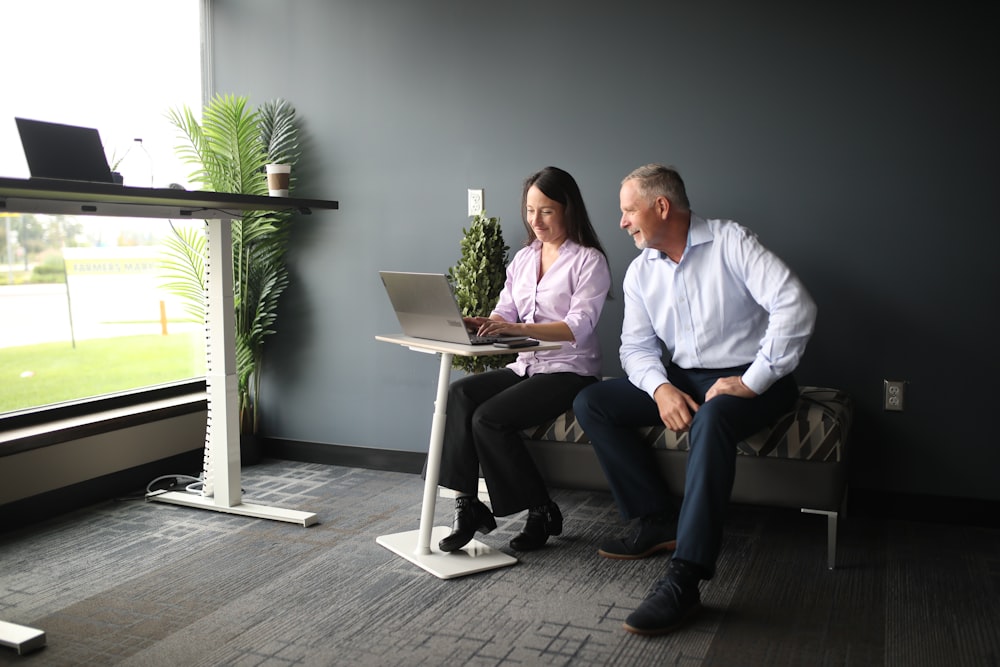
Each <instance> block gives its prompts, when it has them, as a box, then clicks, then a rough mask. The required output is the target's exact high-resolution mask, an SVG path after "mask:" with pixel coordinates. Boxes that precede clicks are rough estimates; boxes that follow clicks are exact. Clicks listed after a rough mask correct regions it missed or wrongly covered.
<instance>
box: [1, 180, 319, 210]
mask: <svg viewBox="0 0 1000 667" xmlns="http://www.w3.org/2000/svg"><path fill="white" fill-rule="evenodd" d="M337 208H339V204H338V202H336V201H330V200H325V199H299V198H296V197H268V196H260V195H238V194H231V193H226V192H206V191H202V190H175V189H172V188H134V187H127V186H123V185H117V184H114V183H84V182H77V181H48V180H36V179H21V178H5V177H0V211H9V212H11V213H51V214H61V215H107V216H133V217H145V218H195V219H198V218H215V217H238V216H239V215H241V214H242V213H246V212H248V211H295V212H298V213H311V212H312V211H313V210H314V209H317V210H319V209H322V210H333V209H337Z"/></svg>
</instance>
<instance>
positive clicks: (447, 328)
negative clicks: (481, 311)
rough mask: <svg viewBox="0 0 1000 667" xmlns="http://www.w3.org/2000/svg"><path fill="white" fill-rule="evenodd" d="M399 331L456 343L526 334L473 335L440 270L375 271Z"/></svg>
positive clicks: (514, 338) (487, 342)
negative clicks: (401, 329) (393, 311)
mask: <svg viewBox="0 0 1000 667" xmlns="http://www.w3.org/2000/svg"><path fill="white" fill-rule="evenodd" d="M379 276H381V278H382V284H383V285H385V291H386V293H387V294H388V295H389V301H391V302H392V308H393V310H395V311H396V318H397V319H398V320H399V326H401V327H402V328H403V333H404V334H406V335H407V336H410V337H412V338H427V339H429V340H439V341H444V342H447V343H458V344H460V345H492V344H493V343H496V342H500V341H518V340H527V339H528V337H527V336H477V335H476V334H475V333H473V332H471V331H469V330H468V329H466V328H465V322H464V321H463V320H462V310H461V309H460V308H459V307H458V301H456V300H455V293H454V292H453V291H452V289H451V284H450V283H449V282H448V277H447V276H445V275H444V274H443V273H406V272H401V271H379Z"/></svg>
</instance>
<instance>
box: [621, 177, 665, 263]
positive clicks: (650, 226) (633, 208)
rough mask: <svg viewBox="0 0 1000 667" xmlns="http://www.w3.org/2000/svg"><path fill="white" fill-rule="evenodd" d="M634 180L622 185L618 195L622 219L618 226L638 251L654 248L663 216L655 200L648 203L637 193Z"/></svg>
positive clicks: (661, 226) (637, 189)
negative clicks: (629, 237) (630, 238)
mask: <svg viewBox="0 0 1000 667" xmlns="http://www.w3.org/2000/svg"><path fill="white" fill-rule="evenodd" d="M637 186H638V183H637V181H636V180H635V179H632V180H628V181H625V182H624V183H622V189H621V192H620V193H619V198H620V200H621V209H622V219H621V222H620V223H619V226H620V227H621V228H622V229H624V230H625V232H626V233H627V234H628V235H629V236H631V237H632V241H633V242H634V243H635V247H636V248H639V249H640V250H644V249H646V248H656V247H657V245H656V244H657V241H658V240H659V236H660V234H661V230H662V228H663V220H664V218H663V216H662V215H661V210H660V208H661V207H659V206H657V202H656V200H653V201H649V200H648V199H647V198H645V197H643V196H642V195H641V194H640V193H639V188H638V187H637Z"/></svg>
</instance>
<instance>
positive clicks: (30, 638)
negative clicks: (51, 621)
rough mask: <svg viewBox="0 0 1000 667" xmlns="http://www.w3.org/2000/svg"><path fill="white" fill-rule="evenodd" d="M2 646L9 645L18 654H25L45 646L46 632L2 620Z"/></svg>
mask: <svg viewBox="0 0 1000 667" xmlns="http://www.w3.org/2000/svg"><path fill="white" fill-rule="evenodd" d="M0 646H9V647H10V648H12V649H14V650H15V651H17V654H18V655H24V654H25V653H30V652H31V651H36V650H38V649H40V648H42V647H43V646H45V632H44V631H43V630H36V629H35V628H29V627H28V626H26V625H16V624H14V623H7V622H6V621H0Z"/></svg>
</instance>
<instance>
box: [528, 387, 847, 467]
mask: <svg viewBox="0 0 1000 667" xmlns="http://www.w3.org/2000/svg"><path fill="white" fill-rule="evenodd" d="M852 417H853V409H852V404H851V398H850V396H848V395H847V394H846V393H844V392H843V391H839V390H837V389H827V388H824V387H799V400H798V404H797V405H796V406H795V409H794V410H792V411H791V412H788V413H787V414H785V415H782V416H781V417H780V418H779V419H778V420H777V421H776V422H775V423H774V425H772V426H770V427H769V428H766V429H763V430H761V431H760V432H758V433H755V434H754V435H752V436H750V437H749V438H747V439H746V440H743V441H742V442H740V443H739V445H738V446H737V453H738V454H742V455H745V456H770V457H773V458H784V459H803V460H810V461H831V462H839V461H841V460H843V459H844V457H845V455H846V451H845V448H846V446H847V436H848V434H849V432H850V427H851V419H852ZM639 430H640V432H641V433H642V434H643V436H644V438H645V439H646V441H647V442H649V443H650V444H651V445H652V446H653V447H655V448H657V449H675V450H678V451H685V452H686V451H687V450H688V436H687V433H682V434H681V435H680V436H679V437H678V436H677V435H676V434H674V432H673V431H671V430H669V429H667V428H666V427H664V426H663V425H659V426H648V427H642V428H640V429H639ZM522 435H523V436H524V437H525V438H526V439H528V440H555V441H559V442H575V443H579V444H581V445H589V444H590V440H589V439H588V438H587V435H586V434H585V433H584V432H583V429H582V428H580V425H579V424H578V423H577V422H576V418H575V417H574V416H573V411H572V410H569V411H567V412H564V413H563V414H561V415H559V416H558V417H556V418H555V419H554V420H552V421H550V422H547V423H545V424H540V425H539V426H536V427H533V428H530V429H527V430H525V431H522Z"/></svg>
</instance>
